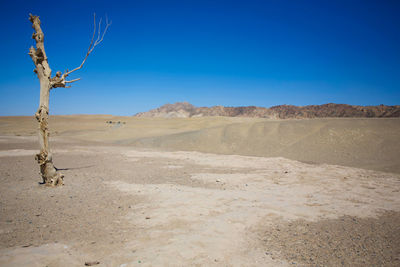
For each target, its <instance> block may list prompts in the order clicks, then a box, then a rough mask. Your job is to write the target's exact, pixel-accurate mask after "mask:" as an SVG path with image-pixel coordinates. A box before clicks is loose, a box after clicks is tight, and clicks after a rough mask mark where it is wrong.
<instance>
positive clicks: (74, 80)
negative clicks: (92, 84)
mask: <svg viewBox="0 0 400 267" xmlns="http://www.w3.org/2000/svg"><path fill="white" fill-rule="evenodd" d="M80 79H81V78H78V79H73V80H70V81H65V83H73V82H76V81H79V80H80Z"/></svg>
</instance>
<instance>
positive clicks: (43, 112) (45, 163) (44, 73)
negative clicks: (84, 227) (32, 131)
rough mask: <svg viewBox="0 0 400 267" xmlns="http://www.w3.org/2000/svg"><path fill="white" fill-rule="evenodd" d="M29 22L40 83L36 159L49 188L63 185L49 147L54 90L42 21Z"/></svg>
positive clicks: (36, 70) (34, 59) (33, 19)
mask: <svg viewBox="0 0 400 267" xmlns="http://www.w3.org/2000/svg"><path fill="white" fill-rule="evenodd" d="M29 20H30V21H31V22H32V27H33V28H34V29H35V33H34V34H33V35H32V38H33V39H35V41H36V49H35V48H34V47H31V48H30V50H29V55H30V56H31V58H32V60H33V63H34V64H35V66H36V68H35V70H34V72H35V73H36V75H37V77H38V78H39V81H40V103H39V109H38V111H37V112H36V114H35V117H36V119H37V121H38V122H39V132H38V134H39V144H40V153H39V154H37V155H36V157H35V159H36V160H37V162H38V163H39V165H40V173H41V175H42V178H43V183H44V184H45V185H48V186H57V185H63V184H64V183H63V177H64V176H63V175H62V174H61V173H59V172H57V170H56V168H55V167H54V165H53V159H52V155H51V152H50V147H49V129H48V119H49V95H50V90H51V88H52V84H51V82H52V79H51V69H50V66H49V63H48V61H47V56H46V52H45V50H44V34H43V32H42V29H41V27H40V19H39V17H38V16H33V15H30V17H29Z"/></svg>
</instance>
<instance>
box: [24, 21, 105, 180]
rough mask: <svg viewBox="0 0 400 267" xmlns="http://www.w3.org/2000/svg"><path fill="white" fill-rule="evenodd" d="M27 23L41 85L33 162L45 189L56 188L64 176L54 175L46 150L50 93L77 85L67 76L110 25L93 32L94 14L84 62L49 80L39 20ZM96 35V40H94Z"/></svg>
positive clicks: (53, 168)
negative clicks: (36, 140)
mask: <svg viewBox="0 0 400 267" xmlns="http://www.w3.org/2000/svg"><path fill="white" fill-rule="evenodd" d="M29 20H30V21H31V22H32V28H33V29H34V30H35V32H34V33H33V35H32V38H33V39H35V41H36V48H34V47H33V46H31V48H30V49H29V55H30V56H31V58H32V60H33V63H34V64H35V67H36V68H35V70H34V72H35V73H36V75H37V77H38V79H39V81H40V102H39V109H38V111H37V112H36V114H35V117H36V119H37V121H38V122H39V143H40V153H39V154H37V155H36V157H35V159H36V160H37V162H38V163H39V165H40V173H41V175H42V178H43V184H45V185H48V186H58V185H63V184H64V181H63V178H64V176H63V175H62V174H61V173H59V172H58V171H57V169H56V168H55V167H54V165H53V158H52V155H51V153H50V147H49V135H50V134H49V129H48V120H49V97H50V90H51V89H53V88H58V87H64V88H69V87H71V86H70V85H68V84H70V83H73V82H76V81H79V80H80V78H78V79H74V80H68V81H67V80H66V78H67V77H68V75H70V74H71V73H73V72H75V71H77V70H80V69H82V67H83V65H84V64H85V62H86V59H87V58H88V56H89V55H90V53H92V52H93V50H94V48H95V47H96V46H97V45H99V44H100V43H101V42H102V41H103V38H104V36H105V34H106V32H107V29H108V27H109V26H110V25H111V21H110V22H109V21H108V18H107V17H106V22H105V27H104V30H103V31H102V30H101V29H102V27H101V22H102V19H100V20H99V26H98V30H96V14H94V16H93V21H94V27H93V36H92V40H91V42H90V45H89V48H88V51H87V53H86V56H85V58H84V59H83V61H82V63H81V65H79V66H78V67H77V68H75V69H73V70H71V71H68V69H67V70H66V71H65V72H64V74H62V73H61V71H57V73H56V75H55V76H54V77H51V69H50V66H49V62H48V60H47V56H46V52H45V50H44V34H43V31H42V28H41V27H40V19H39V17H38V16H34V15H32V14H30V15H29ZM96 32H97V39H95V36H96Z"/></svg>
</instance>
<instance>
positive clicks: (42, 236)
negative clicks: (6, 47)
mask: <svg viewBox="0 0 400 267" xmlns="http://www.w3.org/2000/svg"><path fill="white" fill-rule="evenodd" d="M110 121H111V123H109V122H110ZM106 122H108V123H106ZM49 126H50V130H51V139H50V142H51V148H52V152H53V160H54V163H55V165H56V167H57V168H58V169H59V170H60V171H61V172H62V173H63V174H64V175H65V178H64V181H65V185H64V186H62V187H57V188H48V187H44V186H41V185H39V184H38V182H40V181H41V178H40V175H39V169H38V165H37V163H36V162H35V160H34V155H35V153H37V152H38V147H39V145H38V143H37V137H36V128H37V125H36V122H35V119H34V118H33V116H32V117H0V266H49V267H50V266H85V263H87V264H96V263H98V264H97V265H95V266H121V267H124V266H400V141H399V140H400V119H312V120H266V119H250V118H226V117H208V118H207V117H200V118H182V119H165V118H135V117H113V116H106V115H92V116H89V115H79V116H53V117H51V120H50V125H49Z"/></svg>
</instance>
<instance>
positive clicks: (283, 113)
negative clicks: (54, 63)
mask: <svg viewBox="0 0 400 267" xmlns="http://www.w3.org/2000/svg"><path fill="white" fill-rule="evenodd" d="M135 116H136V117H164V118H189V117H202V116H227V117H253V118H275V119H291V118H296V119H302V118H330V117H333V118H334V117H358V118H364V117H365V118H378V117H379V118H383V117H386V118H387V117H400V105H396V106H386V105H379V106H353V105H347V104H334V103H329V104H324V105H310V106H293V105H279V106H273V107H271V108H264V107H256V106H246V107H224V106H213V107H195V106H193V105H192V104H190V103H188V102H178V103H175V104H166V105H163V106H161V107H159V108H156V109H152V110H150V111H147V112H141V113H138V114H136V115H135Z"/></svg>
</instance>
